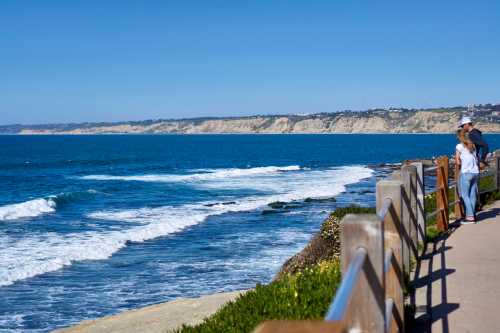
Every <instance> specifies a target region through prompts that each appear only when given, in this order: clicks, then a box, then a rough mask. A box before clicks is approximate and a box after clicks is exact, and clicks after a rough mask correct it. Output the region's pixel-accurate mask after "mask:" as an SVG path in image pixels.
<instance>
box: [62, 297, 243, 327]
mask: <svg viewBox="0 0 500 333" xmlns="http://www.w3.org/2000/svg"><path fill="white" fill-rule="evenodd" d="M244 292H245V291H234V292H225V293H217V294H212V295H206V296H201V297H198V298H179V299H176V300H173V301H170V302H165V303H160V304H155V305H150V306H146V307H144V308H140V309H136V310H130V311H125V312H122V313H119V314H116V315H114V316H108V317H104V318H99V319H95V320H86V321H83V322H81V323H80V324H78V325H75V326H70V327H66V328H62V329H58V330H55V331H53V332H54V333H104V332H106V333H118V332H120V333H136V332H148V333H160V332H161V333H164V332H168V331H170V330H173V329H176V328H179V327H181V326H182V325H183V324H188V325H194V324H197V323H200V322H201V321H203V319H204V318H206V317H207V316H210V315H211V314H213V313H215V312H217V310H218V309H220V308H221V307H222V306H223V305H224V304H226V303H227V302H229V301H232V300H234V299H236V298H237V297H238V296H239V295H240V294H242V293H244Z"/></svg>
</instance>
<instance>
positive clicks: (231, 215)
mask: <svg viewBox="0 0 500 333" xmlns="http://www.w3.org/2000/svg"><path fill="white" fill-rule="evenodd" d="M485 137H486V139H487V140H488V141H489V143H490V144H491V146H492V148H496V147H498V146H499V144H500V135H486V136H485ZM455 144H456V140H455V138H454V136H453V135H110V136H0V183H1V185H2V186H1V188H0V262H1V265H0V300H1V301H0V331H2V332H4V331H5V332H47V331H50V330H53V329H55V328H59V327H64V326H68V325H71V324H75V323H78V322H79V321H81V320H85V319H93V318H97V317H101V316H105V315H111V314H115V313H118V312H120V311H124V310H127V309H133V308H138V307H142V306H145V305H150V304H154V303H159V302H164V301H168V300H172V299H175V298H178V297H196V296H200V295H203V294H211V293H215V292H221V291H232V290H239V289H247V288H252V287H254V286H255V284H256V283H267V282H269V281H270V280H272V278H273V276H274V275H275V274H276V273H277V271H278V270H279V268H280V266H281V265H282V264H283V263H284V261H285V260H286V259H288V258H289V257H290V256H292V255H293V254H295V253H296V252H298V251H300V250H301V249H302V248H303V247H304V245H305V244H307V242H308V240H309V239H310V237H311V235H313V234H314V233H315V232H316V231H317V230H318V229H319V227H320V224H321V222H322V221H323V220H324V218H325V217H327V215H328V213H329V212H331V211H332V210H334V209H335V208H336V207H339V206H347V205H350V204H358V205H362V206H372V205H374V200H375V194H374V185H375V182H376V180H377V179H379V178H382V177H384V176H385V175H386V174H387V172H389V171H388V169H387V168H386V167H385V166H384V165H382V164H390V163H398V162H400V161H401V160H403V159H407V158H418V157H432V156H438V155H442V154H447V155H450V154H452V153H453V152H454V146H455ZM331 198H335V201H334V200H333V199H331ZM316 199H324V200H316ZM276 201H280V202H286V203H287V205H286V206H285V207H283V208H277V209H273V208H271V207H270V206H269V203H272V202H276Z"/></svg>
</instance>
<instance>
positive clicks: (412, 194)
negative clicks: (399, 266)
mask: <svg viewBox="0 0 500 333" xmlns="http://www.w3.org/2000/svg"><path fill="white" fill-rule="evenodd" d="M401 180H402V182H403V189H404V191H403V207H405V206H406V208H404V209H403V221H404V223H405V225H406V227H407V228H406V230H407V232H408V237H409V239H408V247H409V252H410V253H409V257H408V260H410V258H411V257H412V256H413V257H414V258H418V250H417V248H418V245H417V224H418V221H417V219H416V211H417V192H416V189H417V185H416V183H417V168H416V167H415V166H412V165H404V166H403V167H401ZM408 268H409V261H408Z"/></svg>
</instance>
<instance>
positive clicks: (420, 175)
mask: <svg viewBox="0 0 500 333" xmlns="http://www.w3.org/2000/svg"><path fill="white" fill-rule="evenodd" d="M412 165H413V166H415V168H416V169H417V227H418V230H417V237H418V241H419V242H421V243H422V244H424V243H425V241H426V239H427V230H426V229H427V228H426V226H425V225H426V224H425V198H424V196H425V181H424V165H423V164H422V163H421V162H415V163H412Z"/></svg>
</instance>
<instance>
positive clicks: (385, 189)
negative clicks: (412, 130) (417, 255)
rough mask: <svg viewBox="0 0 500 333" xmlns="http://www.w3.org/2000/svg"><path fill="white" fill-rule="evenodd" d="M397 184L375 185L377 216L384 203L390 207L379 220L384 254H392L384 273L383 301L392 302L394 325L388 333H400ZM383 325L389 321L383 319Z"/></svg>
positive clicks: (400, 242) (400, 187)
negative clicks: (385, 321) (390, 252)
mask: <svg viewBox="0 0 500 333" xmlns="http://www.w3.org/2000/svg"><path fill="white" fill-rule="evenodd" d="M402 190H403V184H402V183H401V181H395V180H381V181H379V182H378V183H377V212H379V213H381V211H382V209H383V208H384V205H385V204H386V202H387V200H390V202H391V206H390V208H389V210H388V212H387V213H386V215H385V216H379V217H380V218H381V219H382V220H383V223H384V243H385V244H384V246H385V250H386V255H385V258H386V259H385V260H387V253H388V252H389V250H392V253H393V259H392V260H391V261H390V268H389V269H388V270H387V271H386V273H385V294H386V299H387V298H389V299H392V300H393V301H394V314H393V316H394V317H395V319H396V320H395V321H396V324H397V325H391V332H394V333H396V332H404V326H405V325H404V297H403V283H404V282H403V281H404V276H403V256H402V254H403V239H402V236H401V228H402V227H403V225H402V223H401V207H402V198H401V193H402ZM386 320H387V321H390V320H392V318H386Z"/></svg>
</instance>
